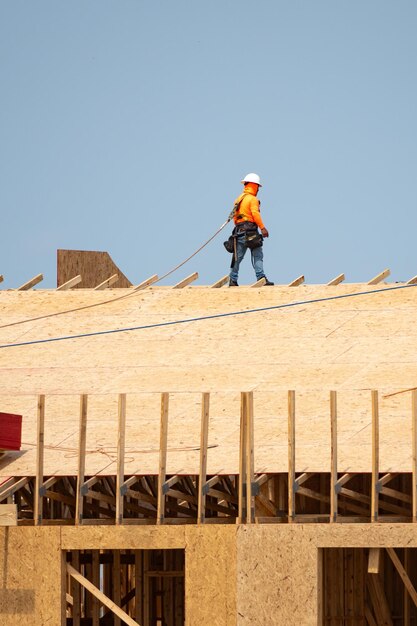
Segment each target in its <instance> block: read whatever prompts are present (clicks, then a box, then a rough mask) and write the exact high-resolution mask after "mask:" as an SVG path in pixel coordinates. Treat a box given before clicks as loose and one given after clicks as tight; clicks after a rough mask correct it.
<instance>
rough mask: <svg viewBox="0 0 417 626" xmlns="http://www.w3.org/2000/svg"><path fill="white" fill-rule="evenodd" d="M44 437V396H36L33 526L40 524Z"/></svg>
mask: <svg viewBox="0 0 417 626" xmlns="http://www.w3.org/2000/svg"><path fill="white" fill-rule="evenodd" d="M44 438H45V396H44V395H40V396H38V420H37V437H36V478H35V503H34V511H33V517H34V522H35V526H40V525H41V524H42V505H43V501H42V495H41V491H42V487H43V458H44Z"/></svg>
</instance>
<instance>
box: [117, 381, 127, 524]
mask: <svg viewBox="0 0 417 626" xmlns="http://www.w3.org/2000/svg"><path fill="white" fill-rule="evenodd" d="M118 414H119V415H118V417H119V426H118V434H117V475H116V524H123V503H124V496H123V492H122V485H123V483H124V472H125V440H126V394H125V393H121V394H119V408H118Z"/></svg>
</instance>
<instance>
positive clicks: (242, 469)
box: [238, 392, 247, 524]
mask: <svg viewBox="0 0 417 626" xmlns="http://www.w3.org/2000/svg"><path fill="white" fill-rule="evenodd" d="M246 429H247V423H246V396H245V394H244V392H242V393H241V394H240V443H239V491H238V501H239V505H238V506H239V512H238V522H239V524H242V523H243V522H244V521H245V520H246V510H247V504H246V480H247V472H246V463H247V455H246V445H247V435H246Z"/></svg>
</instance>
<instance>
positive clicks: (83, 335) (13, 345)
mask: <svg viewBox="0 0 417 626" xmlns="http://www.w3.org/2000/svg"><path fill="white" fill-rule="evenodd" d="M412 287H417V284H413V285H396V286H395V287H383V288H382V289H374V290H368V291H357V292H356V293H346V294H340V295H337V296H327V297H326V298H314V299H311V300H297V301H295V302H287V303H285V304H275V305H272V306H267V307H258V308H256V309H246V310H244V311H241V310H240V311H231V312H229V313H214V314H213V315H203V316H201V317H191V318H187V319H181V320H172V321H171V322H158V323H156V324H144V325H142V326H132V327H129V328H113V329H111V330H99V331H95V332H91V333H81V334H78V335H64V336H62V337H49V338H48V339H35V340H32V341H22V342H19V343H9V344H3V345H0V349H2V348H17V347H19V346H31V345H36V344H42V343H52V342H54V341H66V340H68V339H84V338H87V337H97V336H98V335H111V334H115V333H124V332H132V331H137V330H146V329H151V328H160V327H163V326H174V325H178V324H190V323H191V322H203V321H206V320H213V319H219V318H223V317H232V316H234V315H248V314H251V313H261V312H264V311H274V310H278V309H287V308H290V307H297V306H305V305H309V304H316V303H318V302H330V301H332V300H342V299H346V298H355V297H358V296H368V295H373V294H379V293H384V292H387V291H396V290H399V289H409V288H412Z"/></svg>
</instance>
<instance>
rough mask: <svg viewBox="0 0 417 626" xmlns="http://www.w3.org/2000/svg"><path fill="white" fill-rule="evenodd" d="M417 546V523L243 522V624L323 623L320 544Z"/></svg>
mask: <svg viewBox="0 0 417 626" xmlns="http://www.w3.org/2000/svg"><path fill="white" fill-rule="evenodd" d="M332 547H398V548H403V547H407V548H412V547H417V528H416V527H415V525H412V524H393V525H391V524H343V525H339V524H335V525H329V524H309V525H306V524H294V525H276V524H274V525H253V526H239V527H238V528H237V622H236V623H237V625H238V626H313V625H314V626H317V625H318V624H321V623H322V618H321V616H322V596H321V585H320V583H321V578H320V572H321V563H320V558H319V557H320V556H321V554H320V551H319V549H320V548H332Z"/></svg>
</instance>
